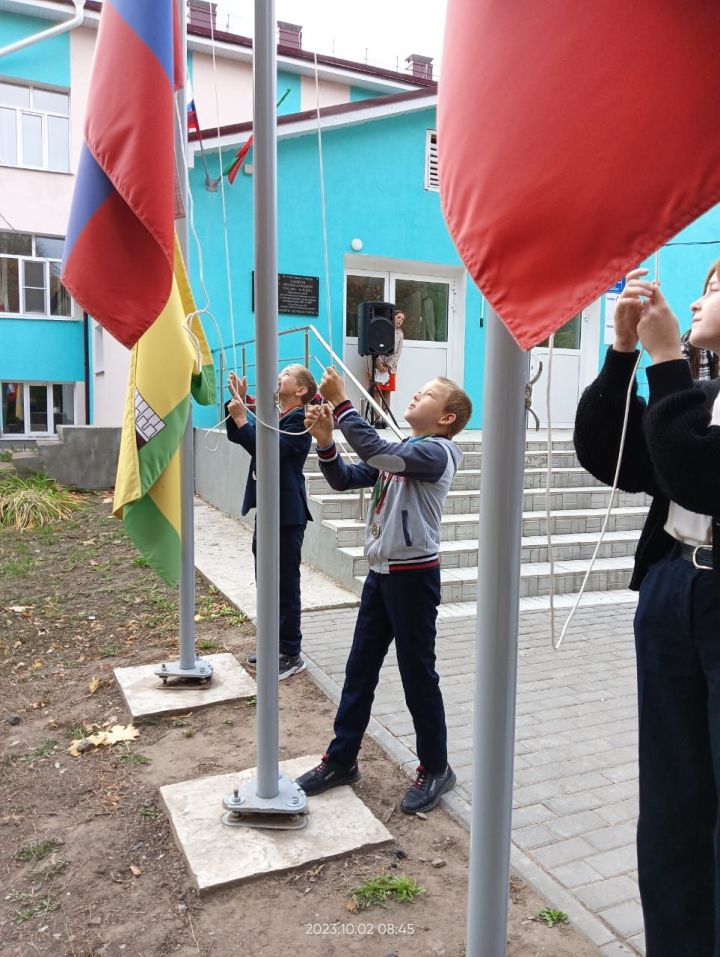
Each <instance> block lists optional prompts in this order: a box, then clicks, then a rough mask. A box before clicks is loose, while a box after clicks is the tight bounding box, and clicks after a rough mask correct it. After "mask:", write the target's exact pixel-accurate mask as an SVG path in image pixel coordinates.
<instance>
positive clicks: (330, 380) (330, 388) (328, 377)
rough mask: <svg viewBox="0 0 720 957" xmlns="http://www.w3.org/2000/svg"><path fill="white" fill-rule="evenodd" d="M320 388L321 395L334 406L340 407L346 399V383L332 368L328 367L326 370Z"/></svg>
mask: <svg viewBox="0 0 720 957" xmlns="http://www.w3.org/2000/svg"><path fill="white" fill-rule="evenodd" d="M319 388H320V395H321V396H323V398H325V399H327V400H328V402H329V403H330V404H331V405H333V406H335V405H339V404H340V403H341V402H344V401H345V399H346V395H345V383H344V382H343V380H342V378H341V377H340V376H339V375H338V373H337V372H336V371H335V369H333V367H332V366H328V367H327V369H326V370H325V372H324V374H323V377H322V381H321V383H320V387H319Z"/></svg>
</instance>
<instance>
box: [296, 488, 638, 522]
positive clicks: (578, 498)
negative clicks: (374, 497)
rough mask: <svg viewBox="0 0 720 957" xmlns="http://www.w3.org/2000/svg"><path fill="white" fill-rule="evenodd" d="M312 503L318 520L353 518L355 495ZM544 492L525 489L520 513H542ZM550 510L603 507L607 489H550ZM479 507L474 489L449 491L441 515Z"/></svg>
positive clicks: (632, 498)
mask: <svg viewBox="0 0 720 957" xmlns="http://www.w3.org/2000/svg"><path fill="white" fill-rule="evenodd" d="M312 498H313V500H314V501H315V502H317V504H318V505H320V506H321V507H322V519H323V520H325V519H339V518H356V517H357V508H358V505H357V494H356V493H355V492H349V493H344V492H332V493H328V494H321V495H313V496H312ZM545 499H546V493H545V490H544V489H525V490H524V491H523V511H531V512H540V511H542V512H544V510H545V504H546V503H545ZM549 499H550V509H551V511H556V510H559V509H563V510H564V509H573V510H578V509H579V510H587V509H602V508H607V504H608V499H609V489H607V488H605V487H601V486H594V485H593V486H583V487H581V488H572V489H564V488H559V489H551V490H550V494H549ZM646 504H647V496H646V495H645V494H644V493H643V492H618V493H617V495H616V497H615V507H616V506H620V507H627V506H637V507H640V506H643V505H646ZM479 507H480V492H479V491H478V490H466V489H451V490H450V492H449V493H448V497H447V501H446V503H445V509H444V513H445V514H446V515H450V514H461V513H462V514H467V513H468V512H474V513H476V512H477V511H478V509H479Z"/></svg>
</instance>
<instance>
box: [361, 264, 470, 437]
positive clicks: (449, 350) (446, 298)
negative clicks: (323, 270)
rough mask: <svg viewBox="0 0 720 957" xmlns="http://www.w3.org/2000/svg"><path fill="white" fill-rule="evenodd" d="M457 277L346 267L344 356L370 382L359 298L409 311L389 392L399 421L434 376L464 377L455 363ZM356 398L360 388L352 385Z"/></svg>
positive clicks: (362, 300)
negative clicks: (360, 328) (361, 351)
mask: <svg viewBox="0 0 720 957" xmlns="http://www.w3.org/2000/svg"><path fill="white" fill-rule="evenodd" d="M455 283H456V280H455V279H454V278H453V277H449V276H438V275H419V274H417V273H404V272H391V271H387V272H385V271H381V270H364V269H352V268H348V269H347V270H346V273H345V321H344V329H345V340H344V355H343V359H344V362H345V364H346V365H347V366H348V368H349V369H350V370H351V372H353V374H354V375H355V376H357V378H358V379H359V380H360V381H361V382H362V384H363V385H364V386H365V387H366V388H367V381H368V369H369V368H370V362H371V360H370V358H369V357H363V356H359V355H358V338H357V314H358V306H359V304H360V303H361V302H391V303H393V304H394V305H395V308H396V309H401V310H402V311H403V312H404V313H405V322H404V324H403V328H402V331H403V336H404V343H403V349H402V354H401V356H400V361H399V362H398V371H397V380H396V391H395V392H394V393H393V394H392V395H391V397H390V403H391V408H392V411H393V414H394V415H395V417H396V419H397V420H398V423H399V424H400V425H402V424H403V419H402V414H403V412H404V411H405V409H406V408H407V405H408V403H409V401H410V399H411V398H412V396H413V395H414V394H415V392H417V390H418V389H420V388H421V387H422V386H423V385H424V384H425V383H426V382H428V381H429V380H431V379H434V378H435V377H436V376H448V377H449V378H454V379H457V380H458V381H461V380H462V370H457V369H455V368H454V357H455V356H456V355H457V353H458V351H460V352H461V350H457V349H456V347H455V346H456V344H455V341H454V340H455V338H456V335H457V333H458V331H459V332H460V333H462V328H460V329H459V330H458V317H457V315H456V288H455ZM460 325H461V324H460ZM350 396H351V398H353V400H354V401H355V402H356V403H357V402H358V401H359V394H358V393H357V390H355V389H353V388H352V387H351V389H350Z"/></svg>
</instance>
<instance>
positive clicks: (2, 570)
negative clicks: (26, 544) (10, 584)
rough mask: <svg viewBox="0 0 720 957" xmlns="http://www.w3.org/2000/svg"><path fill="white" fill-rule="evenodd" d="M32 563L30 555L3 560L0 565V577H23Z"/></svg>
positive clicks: (33, 560)
mask: <svg viewBox="0 0 720 957" xmlns="http://www.w3.org/2000/svg"><path fill="white" fill-rule="evenodd" d="M34 564H35V559H34V558H32V557H31V556H30V555H26V556H23V557H22V558H13V559H10V561H6V562H3V563H2V565H1V566H0V577H2V578H24V577H25V576H26V575H27V573H28V572H29V571H30V569H31V568H32V567H33V565H34Z"/></svg>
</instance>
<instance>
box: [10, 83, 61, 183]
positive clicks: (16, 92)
mask: <svg viewBox="0 0 720 957" xmlns="http://www.w3.org/2000/svg"><path fill="white" fill-rule="evenodd" d="M69 113H70V96H69V94H68V93H62V92H59V91H56V90H42V89H40V88H39V87H35V86H20V85H19V84H16V83H0V164H3V165H5V166H25V167H31V168H33V169H47V170H51V171H53V172H59V173H67V172H68V170H69V169H70V119H69Z"/></svg>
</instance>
